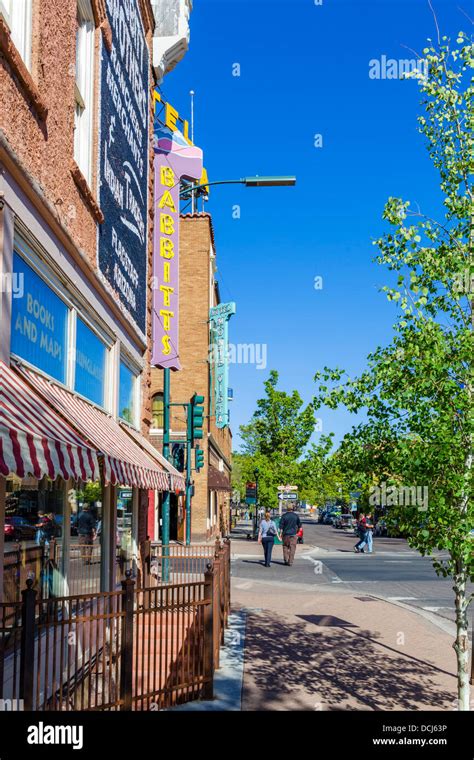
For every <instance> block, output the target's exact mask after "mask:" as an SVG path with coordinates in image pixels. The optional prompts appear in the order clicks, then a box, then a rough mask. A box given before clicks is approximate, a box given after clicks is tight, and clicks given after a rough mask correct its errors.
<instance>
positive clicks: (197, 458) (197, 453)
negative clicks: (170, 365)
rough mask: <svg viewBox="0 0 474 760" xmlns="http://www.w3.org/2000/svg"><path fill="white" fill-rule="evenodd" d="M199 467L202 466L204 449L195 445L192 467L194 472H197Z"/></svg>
mask: <svg viewBox="0 0 474 760" xmlns="http://www.w3.org/2000/svg"><path fill="white" fill-rule="evenodd" d="M201 467H204V450H203V449H200V448H199V446H197V447H196V448H195V450H194V468H195V470H196V472H199V470H200V469H201Z"/></svg>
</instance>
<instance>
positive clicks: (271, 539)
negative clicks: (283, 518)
mask: <svg viewBox="0 0 474 760" xmlns="http://www.w3.org/2000/svg"><path fill="white" fill-rule="evenodd" d="M277 536H278V539H279V540H280V541H281V537H280V535H279V533H278V528H277V526H276V524H275V522H274V521H273V520H272V517H271V514H270V512H265V517H264V518H263V520H261V521H260V527H259V530H258V543H259V544H262V546H263V553H264V557H265V563H264V564H265V567H270V564H271V561H272V551H273V545H274V543H275V538H276V537H277Z"/></svg>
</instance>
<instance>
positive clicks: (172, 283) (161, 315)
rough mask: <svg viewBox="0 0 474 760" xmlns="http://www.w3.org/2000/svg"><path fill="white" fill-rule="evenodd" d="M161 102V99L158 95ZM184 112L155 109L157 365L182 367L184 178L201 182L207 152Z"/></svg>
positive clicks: (154, 320)
mask: <svg viewBox="0 0 474 760" xmlns="http://www.w3.org/2000/svg"><path fill="white" fill-rule="evenodd" d="M154 97H155V104H158V103H161V102H162V100H161V95H160V94H159V93H158V92H156V91H155V95H154ZM177 123H178V112H177V111H176V110H175V109H174V108H173V107H172V106H170V104H169V103H166V104H164V116H163V117H161V110H160V109H158V108H155V124H154V132H155V134H154V147H155V159H154V170H155V192H154V214H155V225H154V230H155V231H154V239H153V296H152V298H153V310H152V324H153V339H152V358H151V364H152V365H153V366H156V367H161V368H163V369H165V368H169V369H173V370H179V369H181V365H180V362H179V193H180V182H181V180H182V179H188V180H199V179H200V178H201V176H202V173H203V164H202V161H203V156H202V150H201V149H200V148H197V147H196V146H195V145H193V144H192V143H191V141H190V140H189V138H187V137H186V134H187V129H186V130H185V134H183V133H182V132H181V131H180V130H179V129H178V126H177Z"/></svg>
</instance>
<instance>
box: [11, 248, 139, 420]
mask: <svg viewBox="0 0 474 760" xmlns="http://www.w3.org/2000/svg"><path fill="white" fill-rule="evenodd" d="M14 252H15V253H16V255H17V256H18V257H19V258H21V259H22V260H23V261H24V262H25V264H27V265H28V266H29V267H30V268H31V269H32V270H33V272H34V273H35V274H36V275H37V276H38V277H39V278H40V279H41V280H42V281H43V282H44V284H45V285H46V286H47V287H48V288H50V290H51V291H52V292H53V293H54V294H55V295H56V296H57V297H58V298H60V299H61V301H62V302H63V303H64V304H65V306H66V307H67V309H68V316H67V327H66V335H67V341H68V345H67V346H66V347H65V350H66V351H67V361H66V373H65V376H66V380H65V382H64V383H63V382H61V380H58V379H57V378H55V377H53V376H52V375H49V374H48V373H47V372H45V371H44V370H43V369H41V368H40V367H37V366H36V365H35V364H32V363H31V362H29V361H28V360H27V359H24V358H23V357H22V356H19V355H18V354H16V353H14V352H13V351H10V354H11V356H12V357H13V358H14V359H16V360H17V361H19V362H21V363H22V364H24V365H25V366H27V367H30V368H31V369H32V370H34V371H35V372H38V373H39V374H41V375H42V376H43V377H47V378H49V379H51V380H52V381H53V382H55V383H57V384H58V385H61V386H62V387H63V388H66V390H68V391H69V392H70V393H73V394H75V395H76V396H79V397H80V398H83V399H84V400H85V401H87V403H89V404H92V405H93V406H95V407H97V408H98V409H100V410H101V411H102V412H105V413H106V414H112V408H111V403H110V400H109V398H108V394H107V392H106V389H107V388H108V387H110V384H111V382H112V377H113V371H114V366H113V365H114V361H113V348H114V344H115V343H116V340H115V339H114V337H113V336H112V335H109V334H108V333H106V332H105V331H104V330H103V329H101V327H100V326H99V325H98V324H97V323H96V321H95V320H94V318H93V317H92V315H91V314H90V313H88V312H84V311H83V310H82V308H81V305H80V303H79V302H78V300H77V299H75V298H74V295H72V296H71V294H70V292H69V291H68V289H67V287H66V285H65V284H63V283H62V282H61V281H60V280H59V279H58V278H57V277H56V276H55V274H54V273H53V272H52V270H51V269H50V268H49V267H48V265H47V264H46V263H45V262H43V260H42V259H41V258H40V257H39V256H38V254H35V252H34V251H33V250H32V249H31V248H30V246H29V244H28V243H27V242H26V241H25V240H24V239H23V238H22V237H20V236H19V235H15V239H14ZM78 317H79V318H80V319H81V320H82V321H83V322H84V324H85V325H86V327H88V328H89V329H90V330H91V331H92V332H93V333H94V335H95V336H96V337H97V338H98V339H99V340H100V341H102V343H103V344H104V346H105V349H106V356H105V372H104V400H103V404H102V405H100V404H97V403H96V402H94V401H92V400H91V399H90V398H88V397H87V396H84V395H82V394H81V393H79V392H78V391H76V390H75V388H74V386H75V357H76V349H77V343H76V337H77V318H78ZM134 371H135V370H134ZM140 371H141V370H140ZM140 371H139V372H140Z"/></svg>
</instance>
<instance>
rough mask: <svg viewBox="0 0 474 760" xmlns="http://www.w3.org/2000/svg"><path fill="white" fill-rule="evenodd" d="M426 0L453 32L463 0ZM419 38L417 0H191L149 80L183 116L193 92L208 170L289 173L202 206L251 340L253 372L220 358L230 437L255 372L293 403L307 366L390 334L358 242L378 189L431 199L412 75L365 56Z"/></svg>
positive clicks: (341, 419) (237, 333)
mask: <svg viewBox="0 0 474 760" xmlns="http://www.w3.org/2000/svg"><path fill="white" fill-rule="evenodd" d="M433 4H434V7H435V10H436V13H437V18H438V22H439V25H440V28H441V32H442V33H443V34H447V35H450V36H452V37H453V38H454V40H455V38H456V34H457V32H458V31H459V30H461V29H465V30H468V27H469V22H468V20H467V19H466V17H465V16H464V15H463V14H462V13H461V12H460V10H458V6H460V7H462V8H464V10H465V11H466V12H467V13H468V14H469V15H471V16H472V15H473V14H472V12H470V9H469V5H470V3H466V2H465V0H433ZM435 35H436V31H435V27H434V22H433V17H432V15H431V12H430V9H429V6H428V2H427V0H396V2H395V1H392V0H372V2H355V0H322V5H315V3H314V0H251V1H250V0H248V1H247V0H195V3H194V10H193V12H192V14H191V41H190V50H189V52H188V54H187V55H186V57H185V58H184V59H183V61H182V62H181V63H180V64H179V65H178V66H177V68H176V69H175V71H173V72H172V73H171V74H169V75H168V76H167V77H166V79H165V81H164V84H163V87H162V91H163V93H164V95H165V97H166V98H167V99H168V100H169V101H170V102H171V103H173V105H174V106H175V107H176V108H177V109H178V111H179V112H180V115H182V116H184V117H186V116H189V112H190V107H189V103H190V98H189V91H190V90H191V89H193V90H194V91H195V93H196V96H195V142H196V144H198V145H199V146H200V147H202V148H203V150H204V158H205V165H206V168H207V170H208V173H209V178H210V180H211V181H212V180H214V181H215V180H221V179H235V178H240V177H244V176H248V175H255V174H260V175H267V174H295V175H296V176H297V186H296V187H295V188H261V189H254V188H245V187H243V186H240V185H229V186H222V187H217V188H215V189H213V190H212V189H211V195H210V201H209V203H208V204H207V207H206V210H207V211H209V212H210V213H211V214H212V216H213V222H214V227H215V233H216V245H217V255H218V279H219V283H220V287H221V297H222V300H223V301H230V300H233V301H235V302H236V304H237V314H236V315H235V316H234V317H233V318H232V320H231V323H230V340H231V342H232V343H234V344H239V343H241V344H250V343H253V344H265V345H266V346H267V367H266V368H265V369H257V368H256V366H255V365H252V364H235V365H232V366H231V373H230V385H231V387H232V388H233V389H234V399H235V400H234V401H233V402H232V404H231V424H232V429H233V433H234V443H235V444H236V447H238V443H239V436H238V426H239V425H240V424H242V423H246V422H248V420H249V419H250V417H251V415H252V413H253V411H254V409H255V402H256V399H257V398H259V397H260V396H261V395H262V390H263V382H264V380H265V379H266V378H267V377H268V373H269V371H270V369H276V370H278V372H279V373H280V385H281V387H283V388H285V389H286V390H288V391H291V390H293V389H294V388H297V389H298V390H299V392H300V393H301V395H302V396H303V398H304V399H305V400H306V401H309V400H310V399H311V397H312V394H313V392H314V382H313V376H314V373H315V371H317V369H319V368H322V367H323V366H324V365H328V366H340V367H344V368H345V369H347V370H348V371H349V373H351V374H357V373H358V372H360V371H361V370H362V369H363V368H364V367H365V364H366V361H365V360H366V356H367V354H368V353H369V352H370V351H372V350H374V349H375V348H376V347H377V346H378V345H383V344H386V343H388V342H389V340H390V337H391V334H392V324H393V322H394V321H395V316H396V312H395V307H394V306H393V305H391V304H389V303H388V302H387V301H386V299H385V296H384V295H383V294H381V293H380V292H379V291H378V288H379V287H380V286H381V285H383V284H384V283H385V282H386V281H387V273H386V271H385V270H384V269H383V268H382V267H379V266H377V265H376V264H375V263H374V262H373V257H374V255H375V253H376V249H375V248H374V246H373V245H372V242H371V241H372V240H373V239H374V238H376V237H378V236H379V235H380V234H381V232H382V231H383V229H384V226H383V223H382V219H381V215H382V211H383V207H384V204H385V201H386V199H387V198H388V197H389V196H391V195H392V196H401V197H403V198H405V199H406V200H411V201H412V202H418V203H419V204H420V205H421V207H422V208H423V210H426V211H427V212H428V211H431V212H433V210H434V209H437V208H439V199H440V195H439V189H438V187H439V183H438V178H437V175H436V173H435V171H434V169H433V168H432V166H431V164H430V162H429V159H428V156H427V153H426V149H425V146H424V141H423V138H422V137H421V135H419V134H418V132H417V122H416V117H417V114H418V113H419V112H420V107H419V91H418V87H417V84H416V83H415V81H410V80H409V81H397V80H393V79H381V80H374V79H370V78H369V62H370V61H371V60H372V59H380V58H381V56H382V55H385V56H387V58H394V59H400V58H405V59H406V58H413V57H414V55H413V53H412V52H410V51H409V50H407V49H406V47H404V46H407V47H408V48H412V49H413V50H415V51H418V52H420V53H421V51H422V49H423V47H424V46H425V41H426V39H427V38H429V37H432V38H433V39H434V38H435ZM236 63H237V64H239V65H240V76H238V77H236V76H233V71H235V66H234V64H236ZM317 134H320V135H322V147H321V148H317V147H315V145H314V143H315V135H317ZM236 205H239V206H240V219H235V218H233V210H234V207H235V206H236ZM318 276H320V277H322V278H323V287H322V289H321V290H316V289H315V287H314V283H315V277H318ZM318 416H319V417H320V418H321V420H322V426H323V432H324V433H329V432H330V431H333V432H334V433H335V437H336V440H339V439H340V438H341V437H342V436H343V435H344V433H345V432H346V431H348V430H349V429H350V428H351V426H352V424H353V423H354V417H352V416H351V415H349V414H348V413H347V412H346V411H345V410H344V409H340V410H338V411H335V412H329V411H327V410H321V411H320V412H318Z"/></svg>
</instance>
